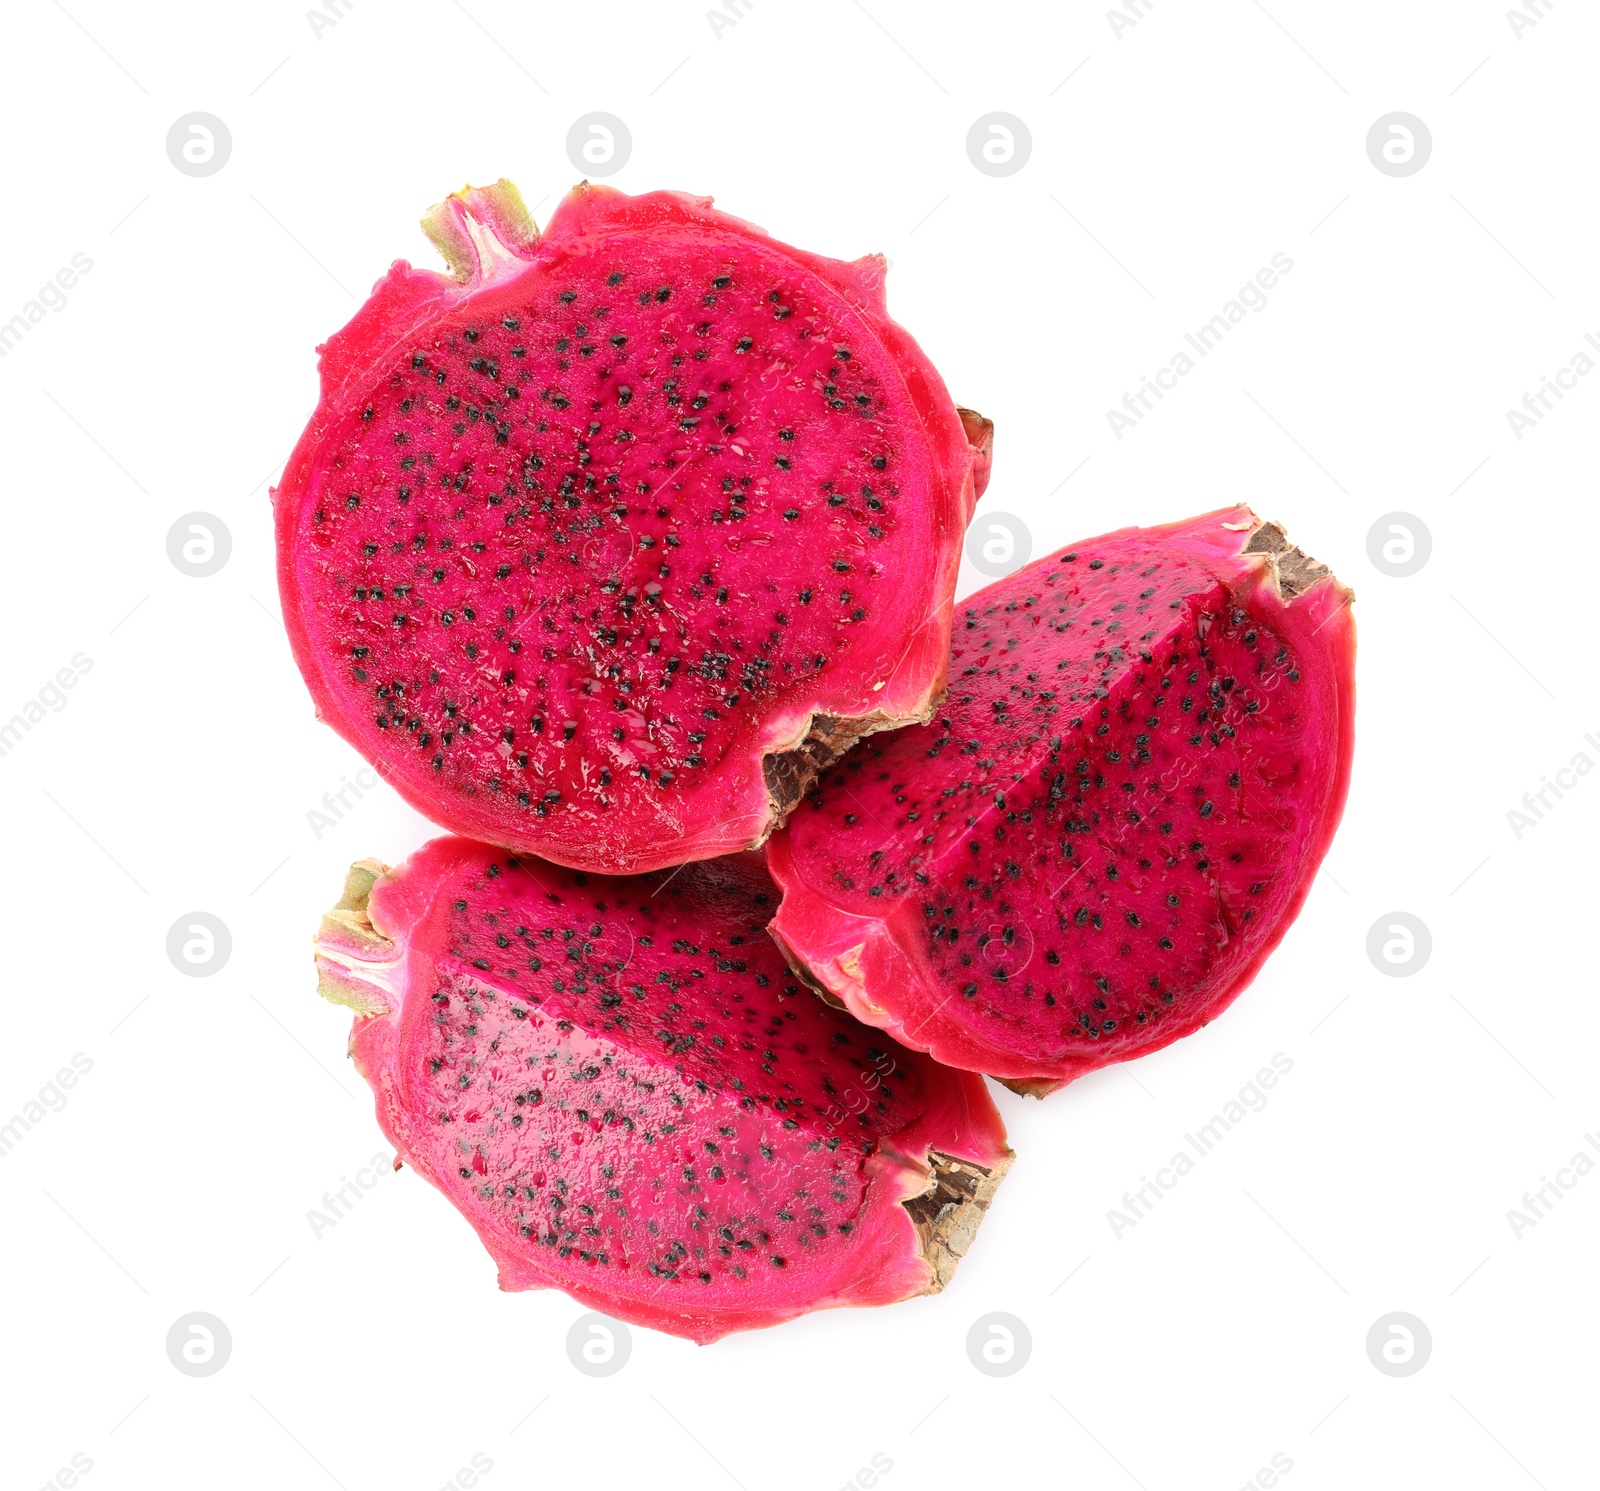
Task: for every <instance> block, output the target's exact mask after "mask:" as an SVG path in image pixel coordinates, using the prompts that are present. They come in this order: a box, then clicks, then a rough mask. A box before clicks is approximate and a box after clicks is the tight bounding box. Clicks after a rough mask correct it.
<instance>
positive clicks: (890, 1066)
mask: <svg viewBox="0 0 1600 1491" xmlns="http://www.w3.org/2000/svg"><path fill="white" fill-rule="evenodd" d="M776 903H777V890H776V888H775V887H774V886H773V884H772V882H771V881H770V880H769V879H768V878H767V874H766V870H765V869H764V868H763V866H762V864H761V861H760V857H759V856H758V855H741V856H730V857H728V858H725V859H722V860H717V861H714V862H711V863H707V864H699V865H691V866H690V867H689V868H687V869H685V870H682V871H679V872H677V873H675V874H670V875H654V876H631V877H617V878H612V877H607V876H602V875H588V874H585V873H584V872H582V871H572V870H566V869H561V868H558V867H556V866H553V865H549V864H545V863H543V862H541V861H539V860H536V859H533V858H525V859H519V858H518V857H517V856H514V855H508V854H506V853H504V852H503V851H500V850H496V849H492V848H489V847H487V846H485V845H482V844H475V843H472V842H470V841H468V840H465V839H436V840H434V841H433V842H432V843H430V844H428V845H427V846H426V847H425V848H423V849H422V850H421V851H419V852H418V853H416V854H414V855H413V856H412V857H411V858H410V859H409V860H407V861H406V863H405V864H403V865H402V866H400V867H399V868H398V869H395V870H385V869H384V867H383V866H382V865H379V864H377V863H376V862H374V861H370V860H369V861H365V862H363V863H362V864H358V865H355V866H353V867H352V869H351V872H350V877H349V880H348V881H347V883H346V886H345V894H344V897H343V899H342V900H341V901H340V903H339V905H338V907H336V908H335V909H334V910H333V911H332V912H330V913H329V914H328V916H327V917H326V918H324V921H323V926H322V933H321V935H320V936H319V938H318V943H317V963H318V967H319V970H320V972H321V975H322V993H323V994H324V995H325V996H326V997H327V998H329V999H332V1000H334V1001H335V1002H337V1003H341V1004H346V1005H350V1006H353V1007H354V1008H355V1010H356V1011H357V1016H356V1022H355V1028H354V1031H353V1033H352V1035H351V1039H350V1053H351V1055H352V1057H353V1058H354V1059H355V1062H356V1065H357V1067H358V1068H359V1069H360V1071H361V1073H362V1075H363V1076H364V1077H365V1078H366V1079H367V1081H368V1083H370V1084H371V1086H372V1089H373V1092H374V1093H375V1094H376V1096H377V1106H378V1122H379V1123H380V1124H381V1125H382V1127H383V1130H384V1132H385V1133H386V1134H387V1135H388V1136H389V1139H390V1140H391V1141H392V1142H393V1144H394V1145H395V1147H396V1149H397V1150H399V1152H400V1156H401V1158H402V1159H403V1160H404V1161H405V1163H407V1164H409V1165H410V1166H412V1167H413V1168H414V1169H416V1170H418V1171H419V1172H421V1174H422V1175H424V1176H425V1177H427V1179H428V1180H430V1181H432V1182H433V1184H434V1185H435V1186H437V1187H438V1188H439V1189H440V1190H441V1191H443V1192H444V1194H445V1195H446V1196H447V1197H448V1198H449V1199H450V1201H451V1202H452V1203H453V1204H454V1205H455V1207H456V1208H457V1209H458V1210H459V1211H460V1212H461V1213H462V1215H463V1216H465V1217H466V1219H467V1220H468V1221H469V1222H471V1224H472V1225H473V1227H475V1228H476V1229H477V1232H478V1235H479V1237H480V1238H481V1239H482V1240H483V1243H484V1246H485V1247H486V1248H488V1250H489V1252H490V1254H491V1255H492V1256H493V1257H494V1260H495V1262H496V1263H497V1264H498V1265H499V1267H500V1284H501V1287H502V1288H504V1289H545V1288H553V1289H564V1290H565V1291H566V1292H567V1293H568V1294H570V1295H572V1296H573V1298H575V1299H578V1300H581V1301H582V1302H583V1303H584V1304H587V1305H589V1306H591V1307H592V1308H594V1309H597V1310H601V1311H604V1312H605V1313H606V1314H608V1315H611V1316H613V1317H615V1318H617V1319H621V1320H627V1321H631V1322H633V1323H635V1324H638V1325H648V1326H653V1327H655V1328H656V1329H658V1330H663V1331H669V1332H671V1333H672V1334H674V1335H679V1336H688V1337H691V1338H693V1339H694V1340H697V1341H711V1340H715V1339H716V1338H717V1337H719V1336H722V1335H725V1334H726V1333H728V1332H729V1331H735V1330H748V1329H751V1328H753V1327H756V1326H763V1325H771V1324H775V1323H776V1322H778V1321H780V1320H787V1319H790V1318H791V1317H793V1316H796V1315H800V1314H803V1313H805V1312H806V1311H808V1310H815V1309H821V1308H824V1307H826V1306H831V1305H876V1304H887V1303H889V1302H891V1301H893V1300H901V1299H907V1298H909V1297H910V1296H912V1295H917V1294H930V1293H935V1292H937V1291H938V1290H939V1289H941V1288H942V1287H943V1286H944V1285H945V1284H946V1283H947V1282H948V1280H949V1278H950V1276H951V1274H952V1273H953V1271H954V1269H955V1266H956V1263H957V1262H958V1261H959V1259H960V1257H961V1256H962V1254H964V1253H965V1252H966V1249H967V1247H968V1245H969V1244H970V1242H971V1241H972V1237H973V1234H974V1233H975V1231H976V1229H977V1226H978V1223H979V1222H980V1221H981V1220H982V1217H983V1214H984V1211H985V1210H986V1209H987V1207H988V1205H989V1202H990V1199H991V1198H992V1197H993V1195H994V1192H995V1189H996V1187H997V1186H998V1185H999V1183H1000V1179H1001V1177H1002V1176H1003V1175H1004V1173H1005V1171H1006V1169H1007V1167H1008V1166H1009V1164H1010V1162H1011V1152H1010V1150H1008V1149H1007V1147H1006V1142H1005V1131H1004V1129H1003V1128H1002V1126H1001V1123H1000V1118H999V1115H998V1114H997V1113H996V1112H995V1108H994V1104H993V1102H992V1101H991V1100H990V1098H989V1095H988V1092H987V1091H986V1090H985V1088H984V1085H983V1081H982V1079H981V1078H979V1077H976V1076H974V1075H973V1074H971V1073H970V1072H955V1071H949V1070H947V1069H945V1068H943V1067H940V1066H938V1065H937V1064H936V1063H934V1062H933V1061H931V1060H929V1058H928V1057H926V1056H924V1055H922V1054H920V1053H917V1052H912V1051H907V1050H905V1049H904V1048H903V1047H901V1046H899V1045H898V1044H896V1043H895V1042H894V1041H892V1040H889V1039H888V1038H887V1037H885V1036H884V1035H882V1034H881V1033H880V1032H878V1031H876V1030H872V1029H870V1028H868V1027H867V1026H864V1025H861V1024H858V1023H857V1022H856V1021H855V1020H853V1019H851V1018H850V1017H849V1016H848V1015H845V1014H843V1013H841V1012H840V1011H838V1010H836V1009H833V1008H831V1007H829V1006H826V1005H824V1004H823V1003H822V1002H821V1001H819V1000H817V999H815V998H813V997H812V996H811V994H810V992H809V991H808V990H806V989H805V987H804V986H803V985H802V984H801V983H800V982H799V981H798V980H797V979H796V978H795V976H794V975H793V974H792V973H791V972H790V970H789V968H788V967H787V965H786V964H785V963H784V960H783V957H782V955H781V954H780V953H779V951H778V949H777V947H776V946H775V945H774V943H773V942H772V940H771V939H770V938H769V937H768V936H767V934H766V932H765V930H764V929H765V926H766V923H767V921H768V919H769V918H770V917H771V914H772V910H773V908H774V906H775V905H776Z"/></svg>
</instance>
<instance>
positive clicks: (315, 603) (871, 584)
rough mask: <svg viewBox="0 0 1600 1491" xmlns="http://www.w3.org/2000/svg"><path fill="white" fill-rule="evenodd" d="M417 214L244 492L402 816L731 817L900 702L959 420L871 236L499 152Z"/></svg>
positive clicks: (959, 437)
mask: <svg viewBox="0 0 1600 1491" xmlns="http://www.w3.org/2000/svg"><path fill="white" fill-rule="evenodd" d="M424 226H425V227H426V229H427V230H428V232H429V234H430V236H432V237H433V239H434V241H435V242H436V243H437V244H438V246H439V247H440V249H441V250H442V251H443V253H444V254H445V257H446V259H447V261H448V262H449V263H450V265H451V267H452V269H453V270H454V271H455V275H454V277H451V276H445V275H440V274H436V273H433V272H430V271H425V270H417V269H413V268H412V267H411V266H410V265H409V264H407V263H405V262H404V261H400V262H398V263H396V264H395V265H394V267H393V268H392V269H391V270H390V271H389V273H388V274H387V275H386V276H385V277H384V278H383V279H382V280H381V281H379V283H378V285H377V286H376V287H375V289H374V290H373V293H372V296H371V298H370V299H369V300H368V302H367V303H366V305H365V306H363V307H362V309H361V310H360V311H359V312H358V313H357V315H356V317H355V318H354V320H352V321H351V323H350V324H349V325H348V326H347V327H345V328H344V330H342V331H341V332H339V333H338V335H336V336H335V337H333V338H332V339H331V340H330V341H329V343H328V344H327V345H326V346H325V347H324V348H322V349H321V350H322V361H321V372H322V397H321V401H320V403H319V404H318V406H317V409H316V412H315V414H314V415H313V418H312V421H311V424H310V425H309V427H308V428H307V430H306V432H305V434H304V435H303V436H302V438H301V440H300V443H299V445H298V446H297V447H296V450H295V452H294V455H293V456H292V458H291V460H290V462H289V465H288V467H287V468H286V473H285V476H284V480H283V483H282V485H281V486H280V487H279V488H278V489H277V491H276V492H275V494H274V501H275V505H276V525H277V542H278V577H279V589H280V593H281V597H282V601H283V608H284V617H285V623H286V625H287V627H288V630H289V635H290V638H291V640H292V643H293V646H294V651H295V656H296V659H297V661H298V663H299V665H300V668H301V671H302V673H303V674H304V676H305V678H306V681H307V683H308V684H309V686H310V689H311V692H312V694H313V696H314V698H315V701H316V704H317V708H318V711H319V713H320V714H321V716H322V717H323V718H324V719H325V720H326V721H327V722H328V723H329V724H331V725H332V726H333V727H334V728H335V729H336V730H338V731H339V732H340V734H342V735H343V736H344V737H345V738H346V739H347V740H349V741H350V742H351V744H352V745H354V746H355V747H356V748H357V749H359V750H360V751H361V752H362V753H363V754H364V755H366V757H367V758H368V759H369V760H370V761H372V762H373V764H374V766H375V767H377V769H378V770H379V771H380V772H381V773H382V774H383V775H384V777H385V778H386V779H387V780H388V781H390V782H391V783H392V784H393V785H394V786H395V787H396V788H397V789H398V790H399V791H400V792H401V793H402V794H403V795H404V796H405V797H406V798H407V799H408V800H409V801H410V802H411V803H412V804H413V806H415V807H416V808H417V809H418V810H419V811H421V812H423V813H425V814H426V815H428V816H429V817H431V818H432V819H433V820H434V821H435V822H437V823H439V824H441V825H442V826H444V827H446V828H449V829H451V830H453V831H455V832H459V833H463V834H468V835H471V836H473V837H476V838H479V839H482V840H485V841H488V842H491V843H497V844H502V845H506V846H508V847H510V848H512V849H515V850H522V851H532V852H536V853H538V854H539V855H541V856H543V857H544V858H546V859H550V860H553V861H556V862H558V863H562V864H566V865H569V866H572V867H575V868H581V869H590V870H600V871H609V872H615V873H623V872H635V871H641V870H649V869H654V868H660V867H664V866H668V865H674V864H679V863H682V862H684V861H686V860H690V859H700V858H707V857H710V856H713V855H717V854H722V853H726V852H729V851H732V850H736V849H741V848H745V847H749V846H754V845H757V844H759V843H760V842H762V840H763V839H764V838H765V837H766V836H767V834H768V833H770V831H771V830H772V828H773V827H774V826H775V825H776V824H777V823H779V822H781V821H782V819H783V817H784V815H785V814H786V813H787V812H788V811H790V810H791V809H792V808H793V806H794V804H795V802H796V801H798V799H799V796H800V794H801V793H802V792H803V790H804V788H805V786H806V785H807V784H808V783H809V781H810V780H811V779H812V777H813V776H814V773H815V771H816V769H817V768H818V766H819V765H820V764H822V763H825V762H826V761H828V760H831V759H833V758H834V757H835V756H837V755H838V754H839V753H841V752H842V751H843V750H844V749H845V748H846V747H847V746H848V745H849V744H851V743H853V742H854V741H855V740H856V739H858V738H860V737H861V736H862V735H863V734H865V733H867V732H869V731H873V730H878V729H884V728H888V727H890V726H894V725H898V724H902V723H905V722H907V721H914V720H922V719H926V718H927V717H928V714H929V712H930V710H931V709H932V707H933V705H934V703H935V701H936V700H937V699H938V697H939V695H940V693H941V691H942V688H943V683H944V669H945V664H946V660H947V657H948V648H949V601H950V597H951V596H952V594H953V590H954V584H955V575H956V568H957V564H958V562H959V554H960V544H961V538H962V534H963V532H964V530H965V527H966V524H967V520H968V519H969V518H970V516H971V513H972V507H973V504H974V503H975V501H976V500H977V495H978V491H979V489H980V486H981V484H982V482H983V481H984V480H985V479H986V477H987V472H988V466H989V450H990V441H991V435H992V429H991V427H990V426H989V425H988V422H987V421H984V420H982V419H981V418H980V417H979V416H976V415H973V414H971V413H970V411H964V410H957V408H956V407H955V405H954V404H953V403H952V401H951V399H950V396H949V394H948V393H947V392H946V390H945V387H944V384H943V383H942V382H941V381H940V378H939V375H938V373H937V372H936V371H935V370H934V368H933V366H932V365H931V363H929V361H928V360H927V358H926V357H925V356H924V355H923V353H922V352H921V350H920V349H919V348H918V347H917V345H916V343H915V342H913V341H912V339H911V338H910V336H908V335H907V334H906V333H905V332H904V331H903V330H902V329H901V328H900V327H898V326H897V325H895V323H894V322H892V321H891V320H890V319H889V317H888V314H887V310H886V303H885V299H884V263H883V260H882V259H881V258H879V257H878V256H870V257H868V258H866V259H861V260H857V261H855V262H853V263H845V262H842V261H839V260H833V259H826V258H823V257H820V256H818V255H815V254H810V253H807V252H805V251H803V250H799V249H794V248H791V247H789V246H787V245H785V244H782V243H779V242H777V241H776V240H775V239H772V238H770V237H769V236H767V235H766V234H765V233H764V232H763V231H762V230H760V229H758V228H755V227H753V226H751V225H750V224H748V223H745V222H742V221H740V220H739V219H737V218H734V217H731V216H729V215H728V214H726V213H722V212H719V211H717V210H716V209H714V208H713V207H712V206H711V203H710V201H709V199H706V198H695V197H690V196H686V195H683V194H681V193H675V192H653V193H649V194H646V195H643V196H637V197H630V196H626V195H624V194H622V193H620V192H615V191H612V190H610V189H608V188H604V187H595V186H589V185H587V184H586V185H583V186H580V187H578V188H576V189H575V190H574V191H573V192H572V193H571V194H569V196H568V197H567V198H566V199H565V200H564V201H563V202H562V203H561V205H560V206H559V207H558V208H557V210H556V212H555V214H554V216H553V217H552V219H551V221H550V224H549V226H548V229H547V230H546V231H545V232H544V233H543V234H542V235H540V234H539V233H538V232H537V231H536V230H535V228H534V226H533V224H532V223H531V221H529V220H528V218H527V215H526V213H525V212H524V211H523V210H522V206H521V202H520V199H519V198H518V197H517V196H516V193H515V190H514V189H513V188H511V187H510V186H509V185H508V184H507V183H503V182H502V183H501V184H500V185H499V186H497V187H492V188H484V189H480V190H470V189H469V190H467V191H465V192H463V193H460V194H458V195H457V196H454V197H452V198H450V199H449V200H448V201H446V202H445V203H443V204H441V205H440V206H439V207H438V208H435V209H434V211H433V212H432V213H431V214H430V215H429V217H428V218H427V219H426V220H425V223H424Z"/></svg>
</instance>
